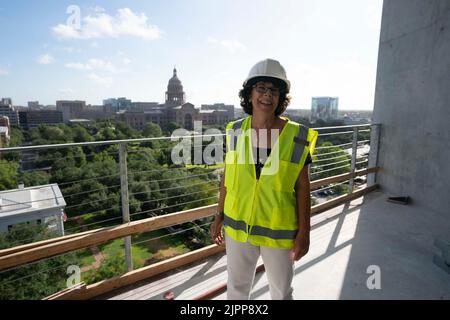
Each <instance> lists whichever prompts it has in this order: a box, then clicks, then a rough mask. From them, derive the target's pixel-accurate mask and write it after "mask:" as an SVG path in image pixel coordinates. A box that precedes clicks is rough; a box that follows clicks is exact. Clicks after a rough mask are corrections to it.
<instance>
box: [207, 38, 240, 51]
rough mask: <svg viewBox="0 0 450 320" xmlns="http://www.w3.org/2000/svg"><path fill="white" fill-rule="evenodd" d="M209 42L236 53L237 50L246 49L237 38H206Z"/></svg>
mask: <svg viewBox="0 0 450 320" xmlns="http://www.w3.org/2000/svg"><path fill="white" fill-rule="evenodd" d="M207 40H208V42H209V43H212V44H217V45H220V46H222V47H223V48H225V49H227V50H228V52H230V53H236V52H239V51H246V50H247V48H246V47H245V46H244V45H243V44H242V43H241V42H239V41H237V40H218V39H216V38H214V37H208V38H207Z"/></svg>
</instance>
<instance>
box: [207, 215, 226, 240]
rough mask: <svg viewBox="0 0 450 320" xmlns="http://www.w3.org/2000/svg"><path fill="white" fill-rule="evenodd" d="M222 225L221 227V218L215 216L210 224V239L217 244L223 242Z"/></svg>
mask: <svg viewBox="0 0 450 320" xmlns="http://www.w3.org/2000/svg"><path fill="white" fill-rule="evenodd" d="M222 227H223V219H221V218H218V217H216V218H215V220H214V222H213V223H212V224H211V228H210V234H211V240H212V241H213V242H214V243H215V244H217V245H218V246H220V245H222V244H224V237H223V232H222Z"/></svg>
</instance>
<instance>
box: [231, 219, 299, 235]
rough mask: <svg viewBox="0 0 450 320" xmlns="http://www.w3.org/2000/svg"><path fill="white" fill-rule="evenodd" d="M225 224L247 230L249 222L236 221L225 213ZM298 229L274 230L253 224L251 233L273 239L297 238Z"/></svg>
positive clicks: (235, 228)
mask: <svg viewBox="0 0 450 320" xmlns="http://www.w3.org/2000/svg"><path fill="white" fill-rule="evenodd" d="M223 225H224V226H225V227H231V228H233V229H234V230H241V231H244V232H247V224H246V223H245V221H236V220H234V219H233V218H230V217H229V216H227V215H224V220H223ZM297 232H298V231H297V230H273V229H269V228H265V227H261V226H253V227H252V228H251V229H250V235H253V236H264V237H268V238H271V239H277V240H281V239H289V240H292V239H295V236H296V235H297Z"/></svg>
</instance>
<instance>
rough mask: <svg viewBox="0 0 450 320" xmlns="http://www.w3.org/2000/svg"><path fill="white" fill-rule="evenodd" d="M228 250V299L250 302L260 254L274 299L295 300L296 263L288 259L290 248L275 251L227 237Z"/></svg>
mask: <svg viewBox="0 0 450 320" xmlns="http://www.w3.org/2000/svg"><path fill="white" fill-rule="evenodd" d="M225 245H226V251H227V270H228V282H227V298H228V300H248V299H249V298H250V291H251V289H252V286H253V280H254V278H255V270H256V264H257V262H258V259H259V255H260V254H261V256H262V259H263V262H264V267H265V271H266V274H267V279H268V280H269V288H270V295H271V297H272V299H273V300H293V296H292V292H293V289H292V278H293V276H294V262H293V261H292V260H291V259H290V258H289V251H290V249H274V248H268V247H263V246H254V245H252V244H250V243H244V242H238V241H235V240H233V239H232V238H231V237H230V236H228V235H227V234H225Z"/></svg>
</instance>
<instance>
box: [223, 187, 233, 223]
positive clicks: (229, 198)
mask: <svg viewBox="0 0 450 320" xmlns="http://www.w3.org/2000/svg"><path fill="white" fill-rule="evenodd" d="M235 204H236V196H235V195H234V194H233V192H229V191H227V194H226V195H225V203H224V208H223V211H224V212H225V214H226V215H228V216H231V217H235V215H236V212H235V211H236V208H235Z"/></svg>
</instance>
